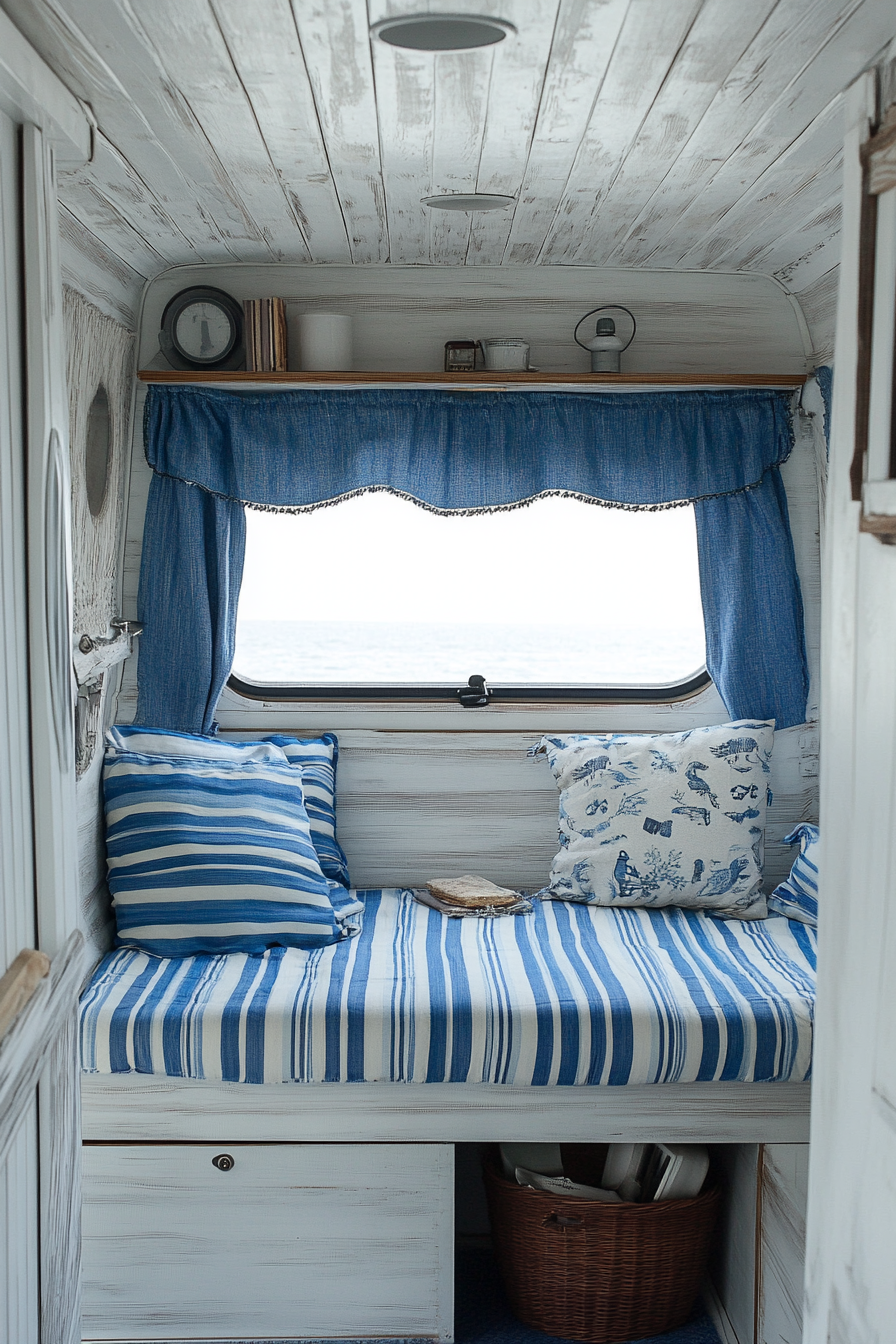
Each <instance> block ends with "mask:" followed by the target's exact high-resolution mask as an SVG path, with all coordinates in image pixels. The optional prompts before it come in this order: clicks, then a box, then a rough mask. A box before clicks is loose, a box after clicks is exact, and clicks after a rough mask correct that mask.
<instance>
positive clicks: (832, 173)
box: [681, 98, 843, 272]
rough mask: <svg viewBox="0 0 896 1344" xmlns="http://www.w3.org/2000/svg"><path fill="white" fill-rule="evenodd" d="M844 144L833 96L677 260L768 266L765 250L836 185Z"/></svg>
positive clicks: (840, 105) (839, 113) (696, 263)
mask: <svg viewBox="0 0 896 1344" xmlns="http://www.w3.org/2000/svg"><path fill="white" fill-rule="evenodd" d="M842 146H843V103H842V99H841V98H835V99H834V100H833V101H832V102H830V103H829V104H828V105H827V107H826V108H825V109H824V110H823V111H822V113H821V114H820V115H819V116H818V117H816V118H815V120H814V121H813V122H812V124H811V125H810V126H808V127H807V128H806V130H805V131H804V132H803V133H802V135H800V136H798V137H797V139H796V140H795V141H794V142H793V144H791V145H788V147H787V149H786V150H785V151H784V152H783V153H782V154H779V155H778V157H777V158H776V159H774V160H773V162H772V163H770V164H769V166H768V167H767V168H766V170H765V172H763V173H762V174H761V175H760V176H759V177H758V178H757V179H756V181H755V182H754V183H753V184H752V186H751V187H749V189H748V190H747V191H745V192H744V193H743V194H742V195H741V196H740V197H739V198H738V199H737V200H736V201H734V203H733V204H732V206H731V208H730V209H729V210H727V211H726V212H725V214H724V215H723V216H722V218H721V219H720V220H719V223H718V224H717V225H716V227H715V228H714V229H713V230H712V232H711V233H709V234H707V235H706V236H705V237H704V238H702V239H701V240H700V242H699V243H697V242H695V244H694V246H693V247H692V248H690V249H689V250H688V251H687V252H685V253H684V254H683V256H682V259H681V264H682V265H683V266H686V267H694V268H695V269H698V270H703V269H707V270H709V269H712V267H714V266H724V267H725V268H726V270H727V269H731V270H738V269H740V267H741V266H743V267H744V268H745V269H756V270H763V271H766V272H767V271H768V267H766V266H764V265H763V264H761V261H760V258H761V257H762V255H763V253H764V251H765V250H766V249H767V248H768V247H770V246H773V244H774V241H775V239H776V238H777V237H779V236H780V234H782V233H790V232H791V230H792V228H793V227H794V225H795V224H798V221H799V217H800V216H802V218H803V219H806V218H807V217H808V216H809V215H810V214H811V213H812V212H813V211H814V210H817V209H818V207H819V206H820V205H822V204H823V203H824V202H826V201H827V200H828V199H829V197H830V196H831V195H832V193H833V192H834V191H835V190H836V188H837V186H838V185H839V172H840V169H841V166H842V161H843V150H842Z"/></svg>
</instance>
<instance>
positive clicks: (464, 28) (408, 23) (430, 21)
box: [371, 14, 516, 51]
mask: <svg viewBox="0 0 896 1344" xmlns="http://www.w3.org/2000/svg"><path fill="white" fill-rule="evenodd" d="M371 32H372V33H373V35H374V37H378V38H379V39H380V41H381V42H388V43H389V45H390V46H391V47H405V48H406V49H407V50H408V51H475V50H476V48H477V47H491V46H494V45H495V43H496V42H503V41H504V39H505V37H509V36H510V34H512V33H515V32H516V29H515V28H514V26H513V24H512V23H507V22H506V20H504V19H493V18H486V16H485V15H483V14H405V15H403V16H402V17H401V18H392V19H381V20H380V22H379V23H375V24H374V25H373V27H372V29H371Z"/></svg>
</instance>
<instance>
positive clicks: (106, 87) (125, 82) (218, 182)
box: [4, 0, 270, 261]
mask: <svg viewBox="0 0 896 1344" xmlns="http://www.w3.org/2000/svg"><path fill="white" fill-rule="evenodd" d="M4 3H5V5H6V8H7V9H8V10H9V12H10V14H11V16H12V17H13V18H14V19H15V21H16V23H17V24H18V25H19V26H20V27H21V28H22V31H23V32H24V33H25V34H26V36H27V37H28V38H29V40H30V41H32V42H33V43H34V44H35V46H37V48H38V50H39V51H40V52H41V54H42V55H43V56H44V58H45V59H46V60H47V62H48V64H50V65H51V66H52V68H53V69H54V70H56V72H57V74H59V75H60V77H61V78H62V79H63V80H64V81H65V82H66V84H68V86H69V88H71V89H72V90H73V92H75V93H77V94H78V96H79V97H81V98H83V99H84V101H85V102H87V103H89V104H90V106H91V108H92V109H93V113H94V115H95V117H96V118H97V121H98V123H99V125H100V127H101V129H102V131H103V133H104V135H105V136H106V137H107V139H108V140H109V141H110V142H111V143H112V144H114V145H115V146H116V147H117V148H118V150H119V152H120V153H121V155H122V157H123V158H125V159H126V160H127V161H128V162H129V163H130V164H131V165H132V167H133V169H134V171H135V172H136V173H137V174H138V175H139V176H140V178H141V179H142V180H143V181H144V182H147V183H151V184H152V190H153V193H154V194H155V197H156V199H157V200H158V201H159V202H160V203H161V204H162V205H163V206H164V208H165V209H166V210H167V211H168V213H169V214H170V216H171V218H172V219H173V220H174V222H175V223H176V224H177V226H178V227H179V228H180V229H181V231H182V232H183V233H184V234H185V235H188V236H189V237H190V238H191V239H192V240H193V242H194V244H195V246H196V248H197V250H198V251H199V253H200V255H201V256H202V257H203V258H204V259H205V260H206V261H228V260H233V259H235V258H238V259H246V258H247V257H248V258H249V259H256V260H263V259H265V258H268V259H269V258H270V251H269V249H268V248H267V246H266V245H265V244H264V242H263V240H262V238H261V236H260V234H259V232H258V230H257V229H256V227H255V225H254V222H253V220H252V218H251V215H249V214H247V212H246V211H245V208H244V205H243V202H242V198H241V196H240V195H239V193H238V192H237V191H236V189H235V187H234V186H233V184H232V183H231V182H230V181H229V180H228V178H227V175H226V173H225V172H224V170H223V168H222V167H221V165H220V163H218V162H217V161H216V159H215V156H214V154H213V153H212V150H211V146H210V145H209V143H208V140H207V139H206V137H205V135H204V134H203V132H202V128H201V127H200V126H199V124H198V122H197V120H196V118H195V116H194V115H193V114H192V112H191V110H190V108H189V107H188V105H187V104H186V103H185V101H184V100H183V98H182V97H181V95H180V94H179V93H178V91H177V89H176V88H175V87H174V86H173V85H172V83H171V81H170V79H168V77H167V76H166V75H165V73H164V71H163V70H162V68H161V66H160V65H159V62H158V60H157V58H156V54H155V52H154V51H153V49H152V47H151V46H150V45H149V44H148V43H147V42H146V40H145V38H144V36H143V35H142V33H140V32H139V31H137V30H136V29H135V27H134V24H133V23H132V22H131V16H130V13H129V12H125V11H124V10H123V9H122V7H121V5H120V4H119V3H118V0H66V3H65V6H64V7H63V5H62V3H61V2H60V0H4Z"/></svg>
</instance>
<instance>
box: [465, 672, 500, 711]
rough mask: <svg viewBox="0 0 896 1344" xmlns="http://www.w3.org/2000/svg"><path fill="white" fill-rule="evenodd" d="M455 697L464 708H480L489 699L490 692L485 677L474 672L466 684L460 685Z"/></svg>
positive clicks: (490, 696)
mask: <svg viewBox="0 0 896 1344" xmlns="http://www.w3.org/2000/svg"><path fill="white" fill-rule="evenodd" d="M457 698H458V700H459V701H460V702H461V704H462V705H463V707H464V709H482V708H484V706H485V705H487V704H488V702H489V701H490V700H491V698H492V693H491V691H490V690H489V686H488V682H487V681H486V679H485V677H480V676H479V674H478V673H475V672H474V673H473V676H472V677H470V680H469V681H468V682H467V684H466V686H462V687H461V688H460V690H459V691H458V693H457Z"/></svg>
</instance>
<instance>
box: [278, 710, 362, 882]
mask: <svg viewBox="0 0 896 1344" xmlns="http://www.w3.org/2000/svg"><path fill="white" fill-rule="evenodd" d="M268 741H269V742H272V743H273V744H274V745H275V746H278V747H279V748H280V750H281V751H282V752H283V754H284V756H285V757H286V759H287V760H288V761H289V763H290V765H298V766H301V768H302V792H303V793H304V795H305V811H306V812H307V813H308V820H309V822H310V823H311V837H312V839H313V840H314V848H315V849H316V850H317V856H318V858H319V859H320V866H321V868H322V869H323V872H324V875H325V876H326V877H332V878H333V880H334V881H335V882H341V883H342V885H343V886H344V887H350V886H351V882H350V881H349V876H348V862H347V860H346V857H345V854H344V853H343V851H342V846H341V845H340V844H339V841H338V840H337V839H336V766H337V764H338V762H339V743H338V741H337V739H336V735H335V733H322V734H321V736H320V737H311V738H302V737H281V736H274V737H271V738H268Z"/></svg>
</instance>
